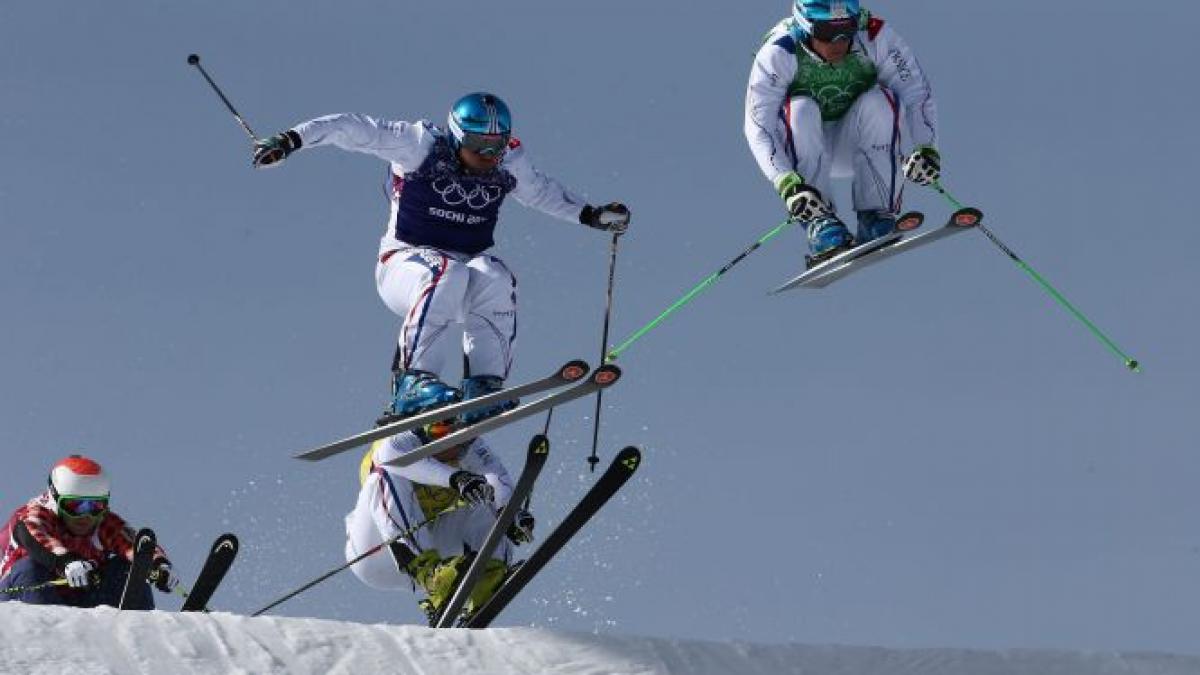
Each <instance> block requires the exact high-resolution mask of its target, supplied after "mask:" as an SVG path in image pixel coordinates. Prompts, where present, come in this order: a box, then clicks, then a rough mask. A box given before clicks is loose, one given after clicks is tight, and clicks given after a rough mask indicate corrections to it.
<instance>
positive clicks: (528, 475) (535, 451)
mask: <svg viewBox="0 0 1200 675" xmlns="http://www.w3.org/2000/svg"><path fill="white" fill-rule="evenodd" d="M549 452H550V441H549V439H547V438H546V437H545V436H543V435H541V434H538V435H537V436H534V437H533V439H532V440H531V441H530V442H529V450H528V452H527V454H526V458H525V467H524V468H523V469H522V470H521V477H520V478H519V479H518V480H517V486H516V488H514V489H513V494H512V496H511V497H509V501H508V504H506V505H505V507H504V509H502V510H501V512H500V515H499V516H498V517H497V518H496V522H495V524H494V525H492V529H491V530H490V531H489V532H488V535H487V538H486V539H485V540H484V543H483V545H482V546H481V547H480V549H479V551H478V552H477V553H476V554H475V558H474V559H473V560H472V562H471V565H470V567H468V568H467V571H466V573H465V574H464V575H463V577H462V579H461V580H460V581H459V584H458V586H457V588H455V590H454V593H453V594H452V595H451V596H450V599H449V600H448V601H447V602H446V605H445V606H444V607H443V608H442V611H441V612H440V613H439V614H438V616H437V617H436V618H435V620H434V621H433V625H434V626H436V627H438V628H449V627H451V626H453V625H455V624H456V623H458V625H460V626H464V627H466V628H487V627H488V625H489V624H490V623H491V622H492V620H493V619H495V618H496V616H497V615H499V614H500V612H501V611H503V610H504V608H505V607H507V606H508V604H509V603H510V602H511V601H512V599H513V598H514V597H516V595H517V593H519V592H520V591H521V589H523V588H525V586H526V585H527V584H528V583H529V582H530V580H532V579H533V577H534V576H535V575H537V573H538V572H539V571H541V570H542V568H544V567H545V566H546V563H548V562H549V561H550V560H551V558H553V557H554V555H555V554H557V553H558V552H559V551H560V550H562V548H563V546H565V545H566V544H567V542H568V541H570V539H571V538H572V537H573V536H575V534H576V533H577V532H579V530H580V529H581V528H582V527H583V526H584V525H585V524H587V522H588V521H589V520H591V518H592V516H594V515H596V512H597V511H599V510H600V508H601V507H602V506H604V505H605V504H606V503H607V502H608V500H609V499H611V498H612V496H613V495H614V494H616V492H617V490H619V489H620V488H621V486H622V485H624V484H625V483H626V482H627V481H628V480H629V478H630V477H631V476H632V475H633V473H634V472H635V471H637V468H638V466H640V465H641V463H642V453H641V451H640V450H638V449H637V448H636V447H633V446H628V447H626V448H624V449H622V450H621V451H620V452H618V453H617V456H616V457H615V458H614V459H613V461H612V463H611V464H610V465H609V467H608V469H607V470H605V472H604V473H603V474H601V475H600V478H599V479H597V480H596V482H595V483H594V484H593V485H592V487H591V489H589V490H588V492H587V494H585V495H584V496H583V498H582V499H581V500H579V503H578V504H576V505H575V508H573V509H571V511H570V512H569V513H567V515H566V517H565V518H563V520H562V522H560V523H559V524H558V527H556V528H554V531H553V532H551V533H550V535H549V536H548V537H546V539H545V540H544V541H543V542H542V544H541V545H540V546H538V548H537V549H536V550H535V551H534V552H533V554H532V555H531V556H529V558H528V559H527V560H525V561H524V562H523V563H521V564H520V565H519V566H517V568H516V571H514V572H512V573H511V574H510V575H509V576H508V578H507V579H505V580H504V582H503V583H502V584H501V585H500V588H498V589H497V590H496V592H495V594H493V595H492V597H491V598H489V599H488V601H487V602H485V603H484V604H483V606H482V607H478V608H475V611H474V612H473V613H472V614H471V616H469V617H466V618H465V620H460V619H459V613H460V612H461V611H462V608H463V606H464V605H465V604H466V602H467V599H468V598H469V597H470V596H471V592H472V591H473V590H474V588H475V584H476V582H477V581H478V579H479V575H480V574H481V573H482V571H483V569H484V566H485V565H486V564H487V561H488V560H490V559H491V557H492V554H493V553H494V552H495V550H496V547H497V546H498V545H499V544H500V540H501V537H503V536H504V534H505V532H507V530H508V528H509V526H510V525H511V524H512V521H513V518H514V517H515V516H516V512H517V510H518V509H519V508H520V505H521V504H522V503H523V502H524V501H525V498H526V497H527V496H528V495H529V494H530V493H531V492H532V491H533V484H534V482H535V481H536V480H537V477H538V474H539V473H541V471H542V467H544V466H545V464H546V458H547V457H548V455H549Z"/></svg>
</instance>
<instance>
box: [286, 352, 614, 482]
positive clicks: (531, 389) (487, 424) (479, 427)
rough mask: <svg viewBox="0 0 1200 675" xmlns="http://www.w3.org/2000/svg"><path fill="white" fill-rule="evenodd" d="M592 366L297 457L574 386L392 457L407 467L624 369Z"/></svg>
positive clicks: (573, 364)
mask: <svg viewBox="0 0 1200 675" xmlns="http://www.w3.org/2000/svg"><path fill="white" fill-rule="evenodd" d="M589 370H590V368H589V366H588V364H587V362H585V361H581V360H578V359H576V360H573V361H568V362H566V363H564V364H563V365H562V366H560V367H559V368H558V369H556V370H555V371H554V372H553V373H551V374H550V375H548V376H546V377H543V378H541V379H539V380H534V381H533V382H528V383H526V384H522V385H518V386H515V387H509V388H507V389H501V390H500V391H496V392H492V393H490V394H487V395H485V396H480V397H479V398H473V399H471V400H469V401H462V402H460V403H454V404H451V405H448V406H443V407H441V408H436V409H434V410H429V411H426V412H423V413H420V414H418V415H414V416H412V417H406V418H404V419H401V420H399V421H396V422H391V423H389V424H385V425H383V426H380V427H376V428H375V429H371V430H370V431H364V432H362V433H359V434H355V435H353V436H349V437H347V438H344V439H342V440H340V441H334V442H333V443H328V444H326V445H322V446H319V447H316V448H313V449H312V450H307V451H305V452H302V453H300V454H298V455H295V458H296V459H303V460H307V461H310V462H315V461H319V460H322V459H326V458H328V457H332V456H334V455H337V454H341V453H343V452H345V451H347V450H351V449H353V448H357V447H359V446H361V445H366V444H368V443H372V442H374V441H377V440H379V439H381V438H388V437H389V436H395V435H396V434H399V433H402V432H405V431H411V430H413V429H416V428H418V427H421V426H424V425H426V424H430V423H433V422H438V421H441V420H445V419H450V418H452V417H455V416H458V415H461V414H463V413H467V412H473V411H476V410H483V409H485V408H490V407H493V406H496V405H499V404H502V403H504V402H506V401H511V400H513V399H519V398H521V397H524V396H530V395H533V394H539V393H542V392H545V391H549V390H551V389H556V388H558V387H562V386H565V385H573V386H571V387H570V388H568V389H564V390H562V391H558V392H555V393H553V394H550V395H548V396H545V397H543V398H540V399H538V400H536V401H533V402H531V403H524V404H521V405H518V406H517V407H516V408H513V409H512V410H509V411H506V412H503V413H501V414H499V415H495V416H493V417H489V418H486V419H484V420H481V421H479V422H476V423H475V424H472V425H469V426H466V427H463V428H462V429H459V430H457V431H455V432H453V433H450V434H447V435H446V436H444V437H442V438H440V439H438V440H436V441H434V442H432V443H428V444H426V445H423V446H421V447H420V448H418V449H417V450H415V451H413V452H409V453H406V454H405V455H403V456H402V457H399V458H397V459H395V460H393V461H392V462H391V464H394V465H396V466H407V465H409V464H412V463H413V462H416V461H418V460H421V459H424V458H426V457H428V456H430V455H433V454H435V453H438V452H441V451H442V450H445V449H447V448H450V447H453V446H455V445H459V444H461V443H466V442H468V441H471V440H474V439H475V438H477V437H479V436H480V435H482V434H485V433H487V432H489V431H491V430H493V429H497V428H499V427H502V426H504V425H506V424H511V423H513V422H516V421H517V420H521V419H524V418H526V417H529V416H531V415H536V414H538V413H540V412H543V411H545V410H549V409H551V408H554V407H557V406H559V405H562V404H564V403H567V402H568V401H573V400H575V399H577V398H582V397H584V396H588V395H589V394H593V393H596V392H598V391H600V390H601V389H605V388H607V387H609V386H611V385H612V384H614V383H615V382H616V381H617V380H618V379H620V377H621V369H620V368H618V367H617V366H615V365H613V364H607V365H603V366H600V367H599V368H597V369H596V371H595V372H593V373H591V375H590V376H589V375H588V372H589Z"/></svg>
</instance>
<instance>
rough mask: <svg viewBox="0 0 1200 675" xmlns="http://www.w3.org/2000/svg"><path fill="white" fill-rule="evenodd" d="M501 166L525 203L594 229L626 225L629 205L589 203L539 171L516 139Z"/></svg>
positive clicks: (613, 229)
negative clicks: (515, 181) (515, 183)
mask: <svg viewBox="0 0 1200 675" xmlns="http://www.w3.org/2000/svg"><path fill="white" fill-rule="evenodd" d="M504 168H505V169H506V170H507V171H508V172H509V173H511V174H512V175H513V177H514V178H516V179H517V186H516V188H515V189H514V190H513V197H516V199H517V201H519V202H521V203H522V204H524V205H525V206H528V207H530V208H534V209H537V210H539V211H541V212H543V213H548V214H550V215H552V216H555V217H557V218H561V219H563V220H566V221H570V222H573V223H580V224H582V225H587V226H588V227H592V228H595V229H597V230H604V231H606V232H615V233H617V234H623V233H624V232H625V231H626V230H627V229H629V220H630V213H629V208H628V207H627V206H625V205H624V204H622V203H621V202H611V203H609V204H605V205H603V206H592V205H590V204H588V203H587V201H586V200H584V198H583V197H581V196H579V195H578V194H577V193H575V192H574V191H572V190H570V189H569V188H567V187H566V186H564V185H563V184H562V183H559V182H558V181H557V180H555V179H553V178H551V177H550V176H548V175H546V174H544V173H542V172H541V171H540V170H538V168H537V167H535V166H534V165H533V162H531V161H530V160H529V156H528V155H526V154H525V147H524V146H522V145H521V142H520V141H519V140H517V139H515V138H514V139H513V140H512V141H510V143H509V150H508V152H507V153H506V154H505V156H504Z"/></svg>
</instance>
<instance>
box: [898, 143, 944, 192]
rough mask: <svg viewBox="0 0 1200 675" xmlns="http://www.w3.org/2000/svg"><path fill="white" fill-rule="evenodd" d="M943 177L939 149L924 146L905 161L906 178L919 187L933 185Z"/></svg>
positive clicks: (914, 151)
mask: <svg viewBox="0 0 1200 675" xmlns="http://www.w3.org/2000/svg"><path fill="white" fill-rule="evenodd" d="M941 175H942V158H941V155H939V154H938V151H937V148H934V147H933V146H931V145H922V146H920V147H918V148H917V149H916V150H913V153H912V154H911V155H909V156H908V159H907V160H905V161H904V176H905V177H906V178H908V179H909V180H911V181H912V182H914V183H916V184H917V185H932V184H934V183H935V182H937V179H938V178H939V177H941Z"/></svg>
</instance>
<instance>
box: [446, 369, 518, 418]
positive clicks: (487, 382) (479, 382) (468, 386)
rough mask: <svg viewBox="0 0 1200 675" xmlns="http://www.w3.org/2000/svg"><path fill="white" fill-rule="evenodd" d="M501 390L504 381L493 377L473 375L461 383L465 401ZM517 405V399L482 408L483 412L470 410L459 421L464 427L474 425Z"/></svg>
mask: <svg viewBox="0 0 1200 675" xmlns="http://www.w3.org/2000/svg"><path fill="white" fill-rule="evenodd" d="M503 388H504V379H503V378H500V377H497V376H495V375H473V376H471V377H468V378H465V379H464V380H463V381H462V393H463V398H464V399H465V400H470V399H473V398H479V397H480V396H484V395H486V394H490V393H492V392H494V391H500V390H501V389H503ZM519 403H520V401H518V400H517V399H512V400H510V401H504V402H502V403H497V404H496V405H494V406H491V407H489V408H484V409H483V410H472V411H470V412H465V413H463V414H462V416H461V420H460V421H461V422H462V424H464V425H467V424H474V423H476V422H479V421H481V420H485V419H487V418H489V417H494V416H496V415H499V414H500V413H502V412H505V411H506V410H512V409H513V408H515V407H517V404H519Z"/></svg>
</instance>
